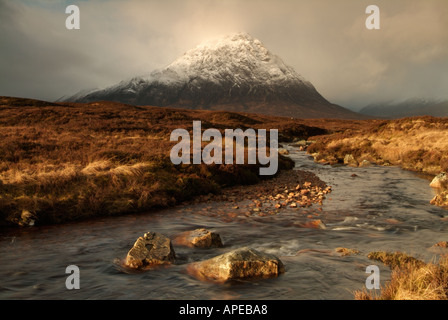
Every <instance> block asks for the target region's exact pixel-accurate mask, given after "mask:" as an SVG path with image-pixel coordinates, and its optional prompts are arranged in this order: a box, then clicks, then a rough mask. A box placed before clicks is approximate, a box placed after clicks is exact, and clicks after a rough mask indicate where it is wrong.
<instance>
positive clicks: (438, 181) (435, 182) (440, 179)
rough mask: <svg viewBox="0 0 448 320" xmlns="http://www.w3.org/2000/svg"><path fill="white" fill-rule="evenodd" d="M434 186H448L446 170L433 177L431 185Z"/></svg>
mask: <svg viewBox="0 0 448 320" xmlns="http://www.w3.org/2000/svg"><path fill="white" fill-rule="evenodd" d="M429 186H431V187H433V188H441V189H442V188H448V176H447V175H446V172H442V173H440V174H438V175H437V176H435V177H434V179H432V181H431V184H430V185H429Z"/></svg>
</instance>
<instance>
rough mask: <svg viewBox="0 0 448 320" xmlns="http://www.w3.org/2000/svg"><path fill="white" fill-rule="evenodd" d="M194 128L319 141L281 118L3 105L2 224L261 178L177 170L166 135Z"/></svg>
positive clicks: (117, 208) (80, 214)
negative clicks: (274, 133) (263, 132)
mask: <svg viewBox="0 0 448 320" xmlns="http://www.w3.org/2000/svg"><path fill="white" fill-rule="evenodd" d="M193 120H201V121H202V129H203V130H205V129H207V128H217V129H219V130H221V131H223V130H224V129H227V128H229V129H231V128H235V129H236V128H242V129H246V128H254V129H261V128H264V129H268V130H269V129H279V137H280V140H281V141H289V140H291V139H293V138H297V139H307V138H308V137H309V136H311V135H316V134H322V133H325V130H322V129H319V128H315V127H308V126H305V125H302V124H298V123H296V122H294V121H291V119H289V118H280V117H269V116H261V115H249V114H240V113H230V112H207V111H196V110H180V109H170V108H156V107H135V106H128V105H123V104H117V103H106V102H104V103H103V102H99V103H92V104H68V103H64V104H54V103H48V102H42V101H36V100H29V99H17V98H7V97H0V136H1V137H2V139H0V150H1V151H2V152H1V153H0V223H1V224H13V225H27V224H30V223H36V224H46V223H59V222H65V221H71V220H78V219H83V218H88V217H96V216H107V215H118V214H126V213H134V212H143V211H147V210H150V209H153V208H161V207H167V206H172V205H175V204H178V203H180V202H182V201H184V200H187V199H191V198H193V197H195V196H197V195H201V194H208V193H218V192H220V190H221V188H222V187H226V186H231V185H236V184H252V183H256V182H257V181H259V180H260V176H259V175H258V167H259V166H258V165H203V164H202V165H180V166H174V165H173V164H172V163H171V161H170V159H169V152H170V150H171V147H172V146H173V145H174V144H175V143H174V142H170V141H169V135H170V133H171V131H172V130H174V129H177V128H185V129H187V130H192V123H193ZM291 167H292V162H291V161H290V160H288V159H286V158H283V157H281V158H280V159H279V168H280V169H290V168H291Z"/></svg>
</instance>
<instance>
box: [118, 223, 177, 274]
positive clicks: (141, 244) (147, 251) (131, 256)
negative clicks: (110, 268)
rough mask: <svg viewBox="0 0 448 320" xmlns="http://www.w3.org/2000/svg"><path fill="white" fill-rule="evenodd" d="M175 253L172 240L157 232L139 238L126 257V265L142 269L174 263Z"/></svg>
mask: <svg viewBox="0 0 448 320" xmlns="http://www.w3.org/2000/svg"><path fill="white" fill-rule="evenodd" d="M174 258H175V253H174V250H173V246H172V244H171V240H170V239H169V238H168V237H166V236H165V235H163V234H160V233H157V232H148V233H145V235H144V236H143V237H139V238H138V239H137V241H136V242H135V244H134V246H133V247H132V249H131V250H129V252H128V255H127V257H126V261H125V265H126V266H128V267H130V268H134V269H140V268H144V267H151V266H156V265H161V264H171V263H172V262H174Z"/></svg>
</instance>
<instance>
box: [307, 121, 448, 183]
mask: <svg viewBox="0 0 448 320" xmlns="http://www.w3.org/2000/svg"><path fill="white" fill-rule="evenodd" d="M446 150H448V118H434V117H414V118H404V119H400V120H383V121H378V120H376V121H365V122H364V126H363V127H362V126H357V127H354V128H351V129H350V128H346V129H344V130H342V131H339V132H335V133H333V134H331V135H324V136H319V137H316V143H315V144H313V145H311V146H310V147H309V148H308V152H309V153H311V154H314V156H315V158H316V160H322V159H324V160H326V161H328V162H330V163H343V160H344V157H345V156H346V155H347V154H351V155H353V156H354V158H355V159H356V160H357V161H358V163H361V162H362V161H363V160H367V161H369V162H373V163H376V164H380V165H383V164H391V165H399V166H401V167H403V168H404V169H408V170H413V171H419V172H425V173H429V174H434V175H436V174H438V173H440V172H443V171H447V170H448V152H446Z"/></svg>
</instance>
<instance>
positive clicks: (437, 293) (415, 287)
mask: <svg viewBox="0 0 448 320" xmlns="http://www.w3.org/2000/svg"><path fill="white" fill-rule="evenodd" d="M368 257H369V258H370V259H373V260H378V261H381V262H383V263H384V264H385V265H388V266H390V268H391V269H392V274H391V280H390V281H389V282H387V283H386V285H385V286H384V287H383V288H382V289H381V294H380V295H373V294H371V293H370V292H368V291H366V290H364V291H357V292H355V299H357V300H447V299H448V255H442V256H441V257H440V258H439V259H438V261H437V262H433V263H425V262H423V261H421V260H418V259H415V258H413V257H411V256H408V255H406V254H404V253H401V252H371V253H370V254H369V256H368Z"/></svg>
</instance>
